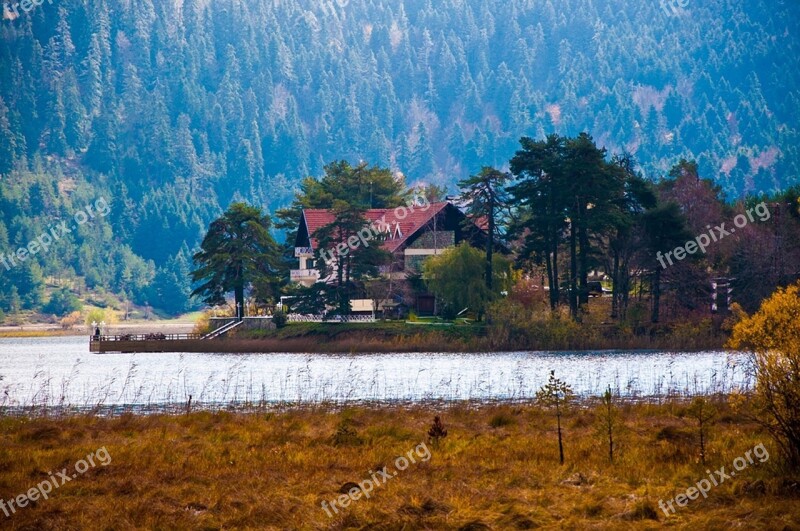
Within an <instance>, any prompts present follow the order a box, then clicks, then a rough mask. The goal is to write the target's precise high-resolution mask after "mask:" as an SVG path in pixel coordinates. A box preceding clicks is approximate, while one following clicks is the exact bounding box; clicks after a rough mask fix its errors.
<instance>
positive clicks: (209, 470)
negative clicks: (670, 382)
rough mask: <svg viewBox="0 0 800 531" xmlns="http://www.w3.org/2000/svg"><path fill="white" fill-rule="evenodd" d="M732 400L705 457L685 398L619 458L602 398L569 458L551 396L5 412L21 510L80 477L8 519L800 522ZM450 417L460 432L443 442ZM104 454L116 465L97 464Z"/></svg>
mask: <svg viewBox="0 0 800 531" xmlns="http://www.w3.org/2000/svg"><path fill="white" fill-rule="evenodd" d="M716 407H717V409H718V412H717V414H716V416H715V419H714V420H713V421H712V422H711V425H710V428H709V433H708V441H707V448H706V464H705V465H703V464H702V463H701V462H700V452H699V443H698V440H699V439H698V431H697V426H696V423H695V422H694V421H693V420H691V419H690V418H689V417H688V416H687V415H686V404H685V403H681V402H671V403H664V404H660V405H651V404H626V405H623V406H621V407H620V408H619V412H618V413H619V416H618V426H617V428H615V432H614V438H615V444H616V449H615V459H614V463H610V462H609V459H608V443H607V438H606V437H605V435H604V434H603V430H602V428H601V427H600V425H599V419H600V412H599V409H598V408H597V405H593V404H590V403H583V404H581V405H580V406H579V407H576V408H573V410H572V411H570V412H569V413H568V414H567V415H566V417H565V418H564V422H563V428H564V442H565V445H564V449H565V456H566V462H565V464H564V465H563V466H562V465H559V461H558V444H557V438H556V432H555V417H554V416H553V415H552V414H550V413H548V412H546V411H543V410H541V409H539V408H538V407H536V406H533V405H520V406H491V405H475V404H460V405H455V406H449V407H446V408H445V407H441V408H440V407H437V406H434V405H426V406H412V407H408V408H406V407H399V406H395V407H378V406H374V407H372V406H363V407H357V408H351V409H344V410H335V409H333V408H313V409H311V408H306V409H300V410H291V411H284V412H253V413H227V412H222V413H211V412H196V413H194V412H193V413H188V414H185V415H172V416H170V415H151V416H144V415H142V416H135V415H123V416H121V417H115V418H98V417H92V416H76V417H67V418H58V419H53V418H36V419H25V418H17V417H2V418H0V498H1V499H3V500H5V502H6V505H5V507H6V509H5V510H8V509H7V506H8V501H9V500H11V499H12V498H16V497H17V496H18V495H20V494H24V493H25V492H27V491H28V490H29V489H30V488H31V487H36V486H37V485H39V484H40V483H42V482H45V481H48V480H49V478H50V477H52V476H56V479H55V481H56V482H58V481H59V479H58V477H57V476H58V472H59V471H62V470H64V469H66V475H67V476H69V475H70V474H71V473H72V474H75V476H76V477H75V478H71V479H70V480H69V481H67V482H65V483H64V484H63V485H60V486H59V487H58V488H55V489H52V492H50V493H49V495H48V499H46V500H45V499H42V498H41V497H39V499H38V500H37V501H27V502H26V503H27V506H26V507H16V506H15V508H14V509H15V511H13V512H12V511H9V516H6V515H5V514H3V512H0V528H3V529H31V530H33V529H37V530H40V529H41V530H47V529H371V530H395V529H396V530H400V529H406V530H408V529H454V530H455V529H464V530H480V529H498V530H501V529H535V528H551V529H554V528H558V529H655V528H660V527H672V528H676V529H731V528H740V529H800V486H798V481H797V476H796V475H795V476H792V475H791V474H789V473H788V472H786V471H785V470H783V467H782V465H781V460H780V456H779V455H778V452H777V449H776V448H775V445H774V444H773V442H772V440H771V439H770V437H769V436H768V435H767V434H766V433H763V432H762V431H760V429H759V428H758V426H756V425H755V424H753V423H752V422H750V421H748V420H747V419H746V418H745V417H744V416H742V415H740V414H739V413H735V412H733V411H732V410H731V409H729V408H728V406H727V405H726V404H725V403H724V402H720V403H718V404H717V405H716ZM434 415H441V417H442V420H443V422H444V425H445V428H446V429H447V432H448V433H447V436H446V437H444V438H441V439H439V440H438V442H437V441H433V440H430V438H429V436H428V431H429V430H430V427H431V424H432V421H433V417H434ZM761 443H763V445H764V446H763V448H764V450H766V451H767V452H768V453H769V458H768V459H764V462H761V460H759V459H755V460H753V459H751V461H753V462H752V463H747V465H746V466H745V467H744V468H743V469H742V470H741V471H739V472H737V474H736V475H735V476H731V477H730V478H726V479H725V480H724V481H723V482H722V483H721V484H719V485H717V486H714V487H712V488H711V489H710V490H709V492H708V497H707V498H704V497H703V496H699V497H697V499H695V500H693V501H688V502H687V506H685V507H682V508H681V507H678V506H677V505H675V509H676V511H675V514H674V515H671V516H669V517H667V516H666V515H665V514H664V511H662V510H661V509H660V508H659V500H664V501H666V500H671V499H673V498H675V497H676V495H677V494H679V493H681V492H686V489H687V488H689V487H692V486H694V485H695V484H696V483H697V482H698V481H699V480H702V479H703V478H706V477H708V473H707V472H706V470H711V471H714V470H717V469H719V467H721V466H725V467H726V469H725V470H726V471H727V472H726V473H728V474H729V473H730V472H731V471H732V470H733V468H732V463H734V461H735V460H736V459H737V457H743V456H745V455H746V453H747V452H748V451H750V452H751V453H750V455H751V456H752V449H753V448H754V447H756V446H757V445H759V444H761ZM101 449H102V452H106V453H105V454H103V457H107V458H108V459H107V460H106V459H104V460H103V462H105V463H106V464H105V465H104V464H103V462H100V460H99V459H98V458H96V459H94V465H93V466H90V465H88V464H87V459H86V456H89V455H92V454H94V455H96V456H100V455H101ZM758 455H760V456H761V457H763V455H764V454H758ZM400 456H404V457H405V461H404V460H398V457H400ZM409 458H413V459H409ZM81 460H83V461H82V463H79V461H81ZM412 460H413V461H414V462H411V461H412ZM740 464H741V463H740ZM384 467H386V468H384ZM398 467H399V468H402V469H403V470H400V469H399V468H398ZM76 470H77V471H79V472H82V473H76V472H75V471H76ZM379 471H383V473H381V472H379ZM712 474H713V472H712ZM365 480H371V481H373V480H374V481H373V484H374V486H373V488H372V489H371V492H367V494H369V498H366V497H365V496H364V492H362V491H360V490H358V489H356V490H355V491H352V490H351V489H353V487H354V486H355V485H354V484H358V483H361V484H362V485H363V488H364V489H365V491H366V490H368V489H369V486H368V484H367V483H365ZM60 481H62V482H63V481H64V479H61V480H60ZM348 483H353V484H351V485H348ZM340 491H342V492H347V491H351V493H353V494H354V497H360V499H356V500H352V499H350V498H349V497H348V496H347V495H343V494H342V493H341V492H340ZM34 497H35V494H34ZM23 501H24V500H23ZM323 502H327V506H326V507H327V508H328V509H327V510H326V509H325V508H324V507H323ZM331 502H335V503H336V506H335V510H331ZM342 505H347V507H343V506H342Z"/></svg>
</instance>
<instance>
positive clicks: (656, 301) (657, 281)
mask: <svg viewBox="0 0 800 531" xmlns="http://www.w3.org/2000/svg"><path fill="white" fill-rule="evenodd" d="M660 305H661V270H660V269H658V267H656V268H655V273H654V274H653V315H652V317H651V319H650V320H651V321H652V322H653V323H657V322H658V312H659V308H660Z"/></svg>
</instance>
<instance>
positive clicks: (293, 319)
mask: <svg viewBox="0 0 800 531" xmlns="http://www.w3.org/2000/svg"><path fill="white" fill-rule="evenodd" d="M288 318H289V322H290V323H374V322H375V318H374V317H373V316H371V315H332V316H330V317H329V318H328V319H327V320H326V319H323V318H322V316H321V315H301V314H299V313H290V314H289V315H288Z"/></svg>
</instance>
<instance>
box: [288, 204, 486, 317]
mask: <svg viewBox="0 0 800 531" xmlns="http://www.w3.org/2000/svg"><path fill="white" fill-rule="evenodd" d="M364 217H365V218H366V220H367V226H366V227H365V230H364V231H363V232H362V236H365V235H366V238H364V239H365V240H367V243H368V244H369V245H380V246H381V247H382V248H383V249H384V250H386V251H388V252H389V253H391V255H392V260H391V263H390V265H387V266H385V267H383V268H381V272H382V273H383V274H384V275H385V276H387V277H388V276H391V277H392V278H393V279H396V280H399V281H403V280H407V279H408V278H409V277H412V276H416V275H419V274H420V273H421V272H422V271H421V270H422V262H423V261H424V260H425V259H426V258H428V257H429V256H436V255H439V254H442V253H443V252H444V251H445V249H448V248H450V247H453V246H455V245H458V244H459V243H461V242H462V241H469V242H470V244H471V245H475V246H483V245H485V241H486V234H485V232H484V231H483V230H482V229H481V228H480V227H479V226H478V225H476V224H475V223H471V222H468V221H467V217H466V216H465V214H464V213H463V212H462V211H461V210H460V209H459V208H458V207H457V206H455V205H454V204H453V203H451V202H449V201H445V202H438V203H428V202H424V203H421V204H420V203H416V204H409V205H407V206H401V207H397V208H390V209H371V210H367V211H366V212H365V214H364ZM334 221H335V218H334V215H333V213H332V212H331V211H329V210H321V209H306V210H303V212H302V214H301V217H300V220H299V225H298V230H297V238H296V240H295V257H296V258H297V259H298V260H299V262H300V264H299V269H295V270H293V271H291V280H292V282H295V283H299V284H303V285H305V286H311V285H313V284H314V283H316V282H324V281H328V280H329V279H323V278H321V277H320V271H319V269H318V265H320V264H321V261H322V260H323V259H325V260H326V261H330V260H331V259H333V260H335V259H336V256H337V250H336V249H320V248H319V243H318V241H317V239H316V238H315V234H316V233H317V231H318V230H319V229H321V228H323V227H325V226H327V225H329V224H331V223H333V222H334ZM361 244H363V240H361V241H360V242H359V243H358V245H361ZM406 303H407V304H409V306H413V307H415V308H416V310H417V312H418V313H420V314H429V313H433V309H434V300H433V297H432V296H431V295H430V294H425V293H418V294H417V295H416V296H415V300H413V301H406ZM371 304H372V303H371V301H353V310H354V311H355V312H359V311H370V312H371V311H372V308H371ZM365 305H369V306H370V307H369V308H368V309H366V308H361V306H365Z"/></svg>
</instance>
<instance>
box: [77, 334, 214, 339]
mask: <svg viewBox="0 0 800 531" xmlns="http://www.w3.org/2000/svg"><path fill="white" fill-rule="evenodd" d="M202 338H203V336H202V335H200V334H121V335H116V336H91V340H92V341H185V340H191V339H202Z"/></svg>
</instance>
